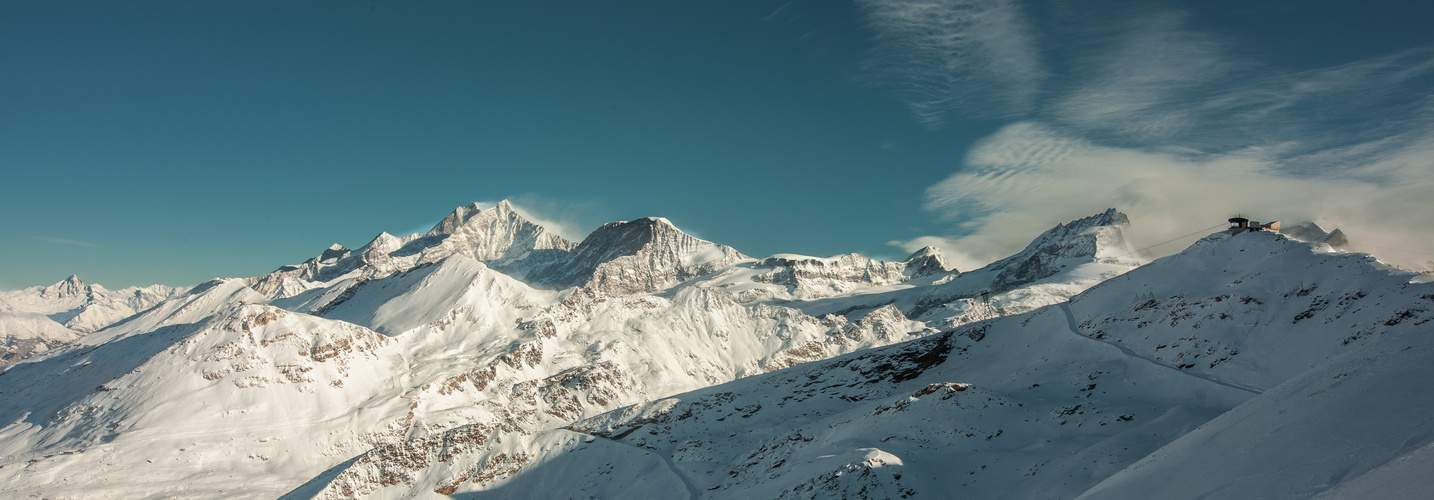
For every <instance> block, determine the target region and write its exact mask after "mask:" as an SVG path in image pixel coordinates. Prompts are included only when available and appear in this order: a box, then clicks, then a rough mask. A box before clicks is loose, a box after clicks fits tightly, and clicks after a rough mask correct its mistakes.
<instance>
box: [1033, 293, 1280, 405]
mask: <svg viewBox="0 0 1434 500" xmlns="http://www.w3.org/2000/svg"><path fill="white" fill-rule="evenodd" d="M1057 305H1058V306H1060V308H1061V312H1064V313H1065V314H1066V325H1067V326H1068V327H1069V328H1070V331H1071V333H1074V334H1076V335H1079V336H1081V337H1085V338H1087V339H1090V340H1094V341H1096V342H1100V343H1102V344H1106V345H1109V346H1111V347H1114V348H1116V349H1120V352H1123V353H1125V355H1126V356H1130V357H1132V358H1138V359H1143V360H1145V361H1148V362H1150V363H1152V364H1154V365H1156V366H1160V367H1163V368H1168V369H1171V370H1175V371H1177V372H1180V373H1182V374H1185V375H1189V376H1191V377H1195V378H1198V379H1201V380H1204V381H1206V382H1210V383H1212V384H1219V385H1223V386H1225V387H1229V388H1231V389H1239V390H1242V391H1245V392H1248V393H1250V394H1256V395H1258V394H1263V393H1264V392H1265V390H1264V389H1260V388H1257V387H1248V386H1244V385H1240V384H1236V383H1233V382H1226V381H1224V380H1220V379H1219V378H1216V377H1214V376H1212V375H1206V374H1202V373H1192V372H1187V371H1185V370H1181V369H1179V368H1176V367H1173V366H1170V365H1168V364H1165V363H1162V362H1160V360H1158V359H1155V358H1151V357H1149V356H1143V355H1141V354H1140V353H1137V352H1135V350H1133V349H1131V348H1129V347H1126V346H1123V345H1120V344H1119V343H1116V342H1109V341H1105V340H1101V339H1098V338H1095V337H1092V336H1090V335H1086V334H1084V333H1081V332H1080V328H1079V327H1078V326H1077V325H1076V319H1075V313H1072V312H1071V305H1070V301H1066V302H1061V303H1059V304H1057Z"/></svg>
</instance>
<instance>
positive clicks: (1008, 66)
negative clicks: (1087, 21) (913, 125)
mask: <svg viewBox="0 0 1434 500" xmlns="http://www.w3.org/2000/svg"><path fill="white" fill-rule="evenodd" d="M858 4H859V5H861V6H862V7H864V8H865V9H866V11H867V23H868V24H869V26H870V27H871V28H872V29H873V30H874V31H875V32H876V42H877V49H876V50H875V51H874V52H873V56H872V58H871V60H870V61H869V67H868V70H870V71H871V75H872V76H873V77H874V78H875V79H876V80H878V81H882V82H889V83H891V84H892V85H893V86H894V87H895V88H896V89H898V90H897V93H898V94H899V96H900V97H901V99H903V100H905V101H906V103H907V105H908V106H909V107H910V108H911V110H912V112H913V113H915V114H916V117H917V120H919V121H921V122H923V123H927V124H938V123H941V122H942V121H943V120H945V118H946V115H947V114H948V113H951V112H956V113H957V114H963V115H993V114H994V115H1011V114H1020V113H1024V112H1026V111H1027V110H1029V109H1031V108H1032V107H1033V105H1034V103H1035V99H1036V94H1037V91H1038V87H1039V82H1040V79H1041V77H1042V70H1041V64H1040V56H1039V53H1038V52H1037V50H1036V40H1035V35H1034V31H1033V30H1032V29H1031V27H1030V25H1029V22H1028V21H1027V20H1026V18H1025V16H1024V14H1023V13H1022V12H1021V8H1020V6H1019V5H1018V4H1017V3H1016V2H1015V0H858Z"/></svg>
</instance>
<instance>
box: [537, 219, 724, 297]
mask: <svg viewBox="0 0 1434 500" xmlns="http://www.w3.org/2000/svg"><path fill="white" fill-rule="evenodd" d="M745 258H747V256H745V255H742V254H741V253H740V252H738V251H737V250H736V249H733V248H732V247H729V246H726V245H718V244H716V243H712V242H709V241H706V240H702V239H700V238H697V237H695V236H692V235H690V234H687V233H685V232H683V231H682V230H681V229H678V228H677V226H675V225H673V224H672V221H669V220H667V219H666V218H663V217H643V218H641V219H637V220H631V221H619V222H609V223H607V224H603V225H602V226H601V227H599V228H597V229H596V230H593V232H592V233H591V234H589V235H588V236H587V238H583V241H582V242H581V243H579V244H578V245H577V247H576V248H574V249H573V251H572V253H571V254H570V257H569V258H568V259H566V260H563V261H560V262H555V263H553V264H552V265H549V266H545V267H543V268H539V269H535V270H534V272H533V273H531V274H529V278H530V279H533V280H535V281H538V282H542V283H545V284H548V285H555V286H561V287H567V286H575V285H592V286H594V287H596V288H600V289H603V290H606V291H608V292H610V293H616V294H626V293H634V292H645V291H654V290H657V289H659V288H661V287H662V286H664V285H666V284H667V283H668V282H669V281H671V280H679V281H680V280H685V279H689V278H691V277H694V276H697V275H701V274H703V273H707V272H711V271H712V270H714V269H716V268H717V267H720V266H721V265H727V264H730V263H732V262H736V261H738V260H741V259H745ZM624 270H626V271H624Z"/></svg>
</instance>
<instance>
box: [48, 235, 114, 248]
mask: <svg viewBox="0 0 1434 500" xmlns="http://www.w3.org/2000/svg"><path fill="white" fill-rule="evenodd" d="M35 239H37V240H41V241H48V242H50V243H59V244H61V245H74V246H79V247H95V246H99V245H96V244H94V243H89V242H84V241H76V240H71V239H65V238H56V237H54V236H36V237H35Z"/></svg>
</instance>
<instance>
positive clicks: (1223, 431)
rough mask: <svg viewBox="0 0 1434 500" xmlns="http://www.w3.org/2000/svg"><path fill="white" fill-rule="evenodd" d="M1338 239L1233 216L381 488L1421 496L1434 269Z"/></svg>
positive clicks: (723, 494)
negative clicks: (983, 314)
mask: <svg viewBox="0 0 1434 500" xmlns="http://www.w3.org/2000/svg"><path fill="white" fill-rule="evenodd" d="M1319 248H1322V247H1312V246H1311V245H1308V244H1304V243H1299V242H1295V241H1292V240H1289V239H1285V238H1283V237H1280V236H1278V235H1274V234H1271V233H1263V232H1253V233H1241V234H1236V235H1230V234H1225V233H1221V234H1217V235H1214V236H1212V237H1210V238H1207V239H1205V240H1202V241H1201V242H1200V243H1198V244H1196V245H1194V246H1192V247H1191V248H1190V249H1188V250H1187V251H1185V252H1183V253H1181V254H1177V255H1175V256H1172V257H1169V258H1166V259H1162V260H1159V261H1156V262H1154V263H1152V264H1150V265H1148V266H1145V267H1142V268H1140V269H1136V270H1134V271H1131V272H1129V273H1127V274H1125V275H1123V276H1121V277H1119V278H1116V279H1113V280H1110V281H1107V282H1106V283H1104V284H1101V285H1099V286H1096V287H1094V288H1092V289H1090V290H1088V291H1086V292H1084V293H1081V294H1079V295H1077V296H1075V297H1074V298H1073V299H1072V300H1071V301H1070V303H1069V305H1066V304H1058V305H1055V306H1050V307H1045V308H1041V309H1038V310H1036V311H1033V312H1030V313H1026V314H1023V315H1020V316H1013V317H1005V318H999V319H995V320H990V321H987V322H982V323H975V324H969V325H965V326H962V327H960V328H956V329H953V330H951V331H948V332H947V333H945V334H944V335H940V336H935V337H927V338H923V339H920V340H914V341H911V342H907V343H902V344H898V345H894V346H890V347H885V348H880V349H875V350H868V351H863V352H860V353H856V354H852V355H847V356H844V357H840V358H836V359H833V360H829V361H821V362H816V363H809V364H804V365H800V366H796V367H793V368H790V369H787V370H782V371H778V372H774V373H769V374H765V375H760V376H754V377H749V378H744V379H740V380H737V381H735V382H731V383H728V384H723V385H719V386H714V387H711V388H706V389H702V390H698V391H695V392H691V393H686V394H680V395H677V396H673V397H670V398H663V399H659V400H656V401H653V402H650V403H645V404H641V405H636V406H632V407H627V408H624V409H621V410H618V411H615V412H611V413H607V414H604V415H600V416H597V417H593V418H589V419H586V420H583V421H580V422H577V423H574V424H572V425H570V426H568V428H566V429H555V430H548V431H542V432H537V433H522V432H518V433H502V432H497V433H493V434H491V435H489V436H487V437H486V439H485V441H484V442H483V443H481V444H478V445H473V446H467V447H464V448H463V449H462V450H460V451H457V452H455V453H450V454H447V455H445V456H443V457H442V458H443V460H433V461H431V462H429V463H428V464H426V466H425V467H422V468H419V469H416V470H412V471H408V472H407V474H409V476H410V477H411V478H412V480H411V484H393V485H390V486H388V487H386V488H381V489H376V490H374V491H373V492H371V493H372V496H373V497H386V498H397V497H405V496H410V495H424V494H430V492H440V493H471V494H473V495H474V496H475V497H480V498H481V497H487V496H501V497H504V498H510V497H515V498H567V497H589V496H595V497H599V498H605V497H620V496H624V495H628V494H632V492H634V491H643V490H649V491H653V490H655V491H667V492H668V493H666V496H674V495H675V496H678V497H680V496H682V492H686V493H687V494H688V495H687V496H690V497H695V496H703V497H710V498H753V497H756V498H791V497H799V498H814V497H819V498H827V497H837V496H843V497H863V498H896V497H907V496H913V495H914V496H936V497H976V498H1032V497H1040V498H1047V497H1053V498H1073V497H1078V496H1082V495H1084V496H1085V497H1088V498H1149V497H1150V496H1151V495H1152V493H1153V492H1159V493H1158V494H1159V496H1161V497H1162V498H1165V497H1176V498H1212V497H1258V498H1270V497H1294V498H1309V497H1316V496H1318V497H1319V498H1370V497H1371V496H1370V495H1376V496H1380V497H1383V495H1391V496H1394V497H1396V498H1414V497H1419V496H1421V495H1422V494H1424V493H1427V487H1428V486H1429V479H1428V474H1427V470H1426V468H1424V467H1423V466H1424V465H1427V464H1429V463H1430V455H1429V453H1428V450H1429V449H1430V445H1431V441H1434V434H1431V433H1430V432H1429V430H1428V421H1429V417H1428V415H1430V414H1434V413H1431V412H1434V398H1430V397H1429V390H1428V389H1427V384H1426V383H1425V382H1426V380H1427V378H1428V375H1429V374H1430V373H1429V371H1430V368H1429V367H1430V366H1434V365H1431V361H1434V359H1431V357H1434V350H1432V349H1431V347H1434V337H1430V336H1429V335H1428V331H1429V330H1428V327H1427V326H1426V325H1427V323H1428V322H1429V321H1431V320H1434V312H1431V311H1434V285H1431V284H1428V283H1422V284H1411V283H1410V279H1411V277H1412V275H1409V274H1406V273H1403V272H1400V271H1396V270H1392V269H1389V268H1387V267H1384V266H1382V265H1380V264H1378V263H1377V262H1375V261H1373V260H1372V259H1370V258H1368V257H1366V256H1360V255H1348V254H1339V253H1325V252H1324V251H1321V250H1319ZM1323 248H1327V247H1323ZM574 470H585V471H587V473H586V474H584V475H582V476H578V475H577V474H575V473H574V472H573V471H574ZM557 478H562V479H561V480H555V479H557ZM326 479H328V480H327V482H325V481H319V483H322V484H323V486H324V487H323V488H319V487H318V485H315V484H311V486H312V487H313V488H312V489H311V490H306V492H308V493H318V494H319V495H320V496H322V497H331V496H342V492H343V491H345V490H344V488H345V487H346V486H347V485H348V484H349V483H346V482H345V481H344V479H345V477H344V474H343V473H340V474H336V475H335V476H334V477H333V478H326Z"/></svg>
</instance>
